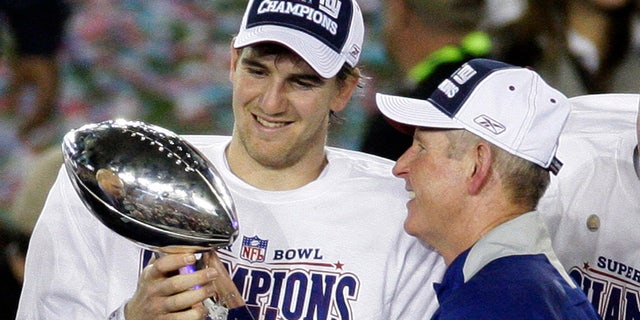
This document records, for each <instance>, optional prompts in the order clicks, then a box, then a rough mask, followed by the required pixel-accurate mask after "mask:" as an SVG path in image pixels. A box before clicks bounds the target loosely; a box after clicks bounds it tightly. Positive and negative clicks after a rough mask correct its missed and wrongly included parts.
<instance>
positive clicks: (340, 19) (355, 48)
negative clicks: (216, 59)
mask: <svg viewBox="0 0 640 320" xmlns="http://www.w3.org/2000/svg"><path fill="white" fill-rule="evenodd" d="M363 38H364V22H363V18H362V12H361V11H360V7H359V6H358V4H357V2H356V1H355V0H250V1H249V4H248V5H247V9H246V11H245V13H244V17H243V18H242V25H241V26H240V31H239V32H238V35H237V36H236V38H235V42H234V44H233V46H234V47H235V48H240V47H244V46H247V45H251V44H255V43H258V42H267V41H273V42H277V43H280V44H282V45H284V46H287V47H288V48H290V49H291V50H293V51H294V52H296V53H297V54H298V55H300V56H301V57H302V58H303V59H304V60H305V61H306V62H307V63H308V64H309V65H310V66H311V67H312V68H313V69H314V70H315V71H316V72H317V73H318V74H319V75H320V76H322V77H324V78H331V77H333V76H335V75H336V74H337V73H338V71H340V69H341V68H342V66H343V65H344V63H345V62H346V63H348V64H349V65H350V66H352V67H355V66H356V64H357V63H358V59H359V58H360V53H361V52H362V41H363Z"/></svg>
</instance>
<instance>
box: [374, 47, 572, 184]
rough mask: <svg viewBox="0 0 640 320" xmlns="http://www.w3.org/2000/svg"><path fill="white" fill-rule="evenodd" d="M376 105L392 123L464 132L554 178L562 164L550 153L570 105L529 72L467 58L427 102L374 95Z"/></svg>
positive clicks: (493, 61)
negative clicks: (542, 169)
mask: <svg viewBox="0 0 640 320" xmlns="http://www.w3.org/2000/svg"><path fill="white" fill-rule="evenodd" d="M376 102H377V105H378V108H379V109H380V111H381V112H382V113H383V114H384V115H385V116H386V117H388V118H390V119H392V120H394V121H396V122H400V123H404V124H408V125H411V126H418V127H430V128H443V129H465V130H467V131H470V132H472V133H474V134H476V135H478V136H479V137H481V138H483V139H485V140H486V141H488V142H490V143H492V144H494V145H496V146H497V147H499V148H502V149H504V150H506V151H508V152H509V153H511V154H513V155H516V156H519V157H521V158H523V159H526V160H529V161H531V162H533V163H535V164H537V165H539V166H541V167H543V168H546V169H548V170H549V171H551V172H553V173H554V174H557V172H558V170H560V167H561V166H562V163H561V162H560V161H559V160H558V159H556V157H555V153H556V149H557V148H558V137H559V136H560V133H561V132H562V129H563V127H564V124H565V121H566V119H567V117H568V115H569V111H570V109H571V107H570V103H569V100H568V99H567V97H566V96H565V95H564V94H562V93H560V92H559V91H558V90H556V89H554V88H552V87H550V86H549V85H548V84H547V83H546V82H544V80H542V78H541V77H540V75H538V74H537V73H535V72H534V71H532V70H530V69H527V68H521V67H516V66H512V65H509V64H506V63H503V62H500V61H495V60H489V59H473V60H470V61H468V62H467V63H465V64H463V65H462V66H461V67H460V68H459V69H458V70H456V71H455V72H454V73H453V74H452V75H451V76H450V77H449V78H447V79H445V80H444V81H442V82H441V83H440V84H439V85H438V88H437V89H436V90H435V91H434V92H433V93H432V94H431V96H430V97H429V98H428V99H427V100H418V99H411V98H405V97H399V96H392V95H385V94H380V93H378V94H377V95H376Z"/></svg>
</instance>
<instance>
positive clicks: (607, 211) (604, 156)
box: [538, 94, 640, 319]
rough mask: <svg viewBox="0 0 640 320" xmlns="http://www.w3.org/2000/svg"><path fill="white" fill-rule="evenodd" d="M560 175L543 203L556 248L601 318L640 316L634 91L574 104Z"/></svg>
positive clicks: (639, 175)
mask: <svg viewBox="0 0 640 320" xmlns="http://www.w3.org/2000/svg"><path fill="white" fill-rule="evenodd" d="M570 101H571V103H572V111H571V114H570V115H569V119H568V120H567V124H566V126H565V129H564V130H563V133H562V135H561V136H560V146H559V147H558V156H559V157H562V159H564V167H563V168H562V171H561V172H560V173H559V174H558V175H557V176H556V177H554V178H553V179H551V184H550V185H549V189H548V190H547V192H546V193H545V194H544V196H543V197H542V199H540V203H539V205H538V210H539V211H540V213H541V214H542V216H543V218H544V219H545V222H547V226H548V228H549V231H550V234H551V239H552V240H553V248H554V249H555V251H556V253H557V254H558V258H559V259H560V262H562V264H563V265H564V266H565V268H566V270H567V272H568V273H569V275H570V276H571V278H573V280H574V281H575V282H576V283H577V284H578V286H579V287H581V288H582V290H583V291H584V292H585V294H586V295H587V297H588V298H589V300H590V301H591V303H592V304H593V307H594V308H595V309H596V311H597V312H598V313H599V314H600V315H601V316H602V318H603V319H640V255H638V249H637V248H638V247H640V237H639V236H638V233H637V232H635V231H636V228H637V226H638V225H640V158H639V156H638V153H639V152H640V150H639V148H638V141H640V114H639V112H638V108H639V107H638V105H639V96H638V95H637V94H597V95H584V96H578V97H574V98H571V99H570Z"/></svg>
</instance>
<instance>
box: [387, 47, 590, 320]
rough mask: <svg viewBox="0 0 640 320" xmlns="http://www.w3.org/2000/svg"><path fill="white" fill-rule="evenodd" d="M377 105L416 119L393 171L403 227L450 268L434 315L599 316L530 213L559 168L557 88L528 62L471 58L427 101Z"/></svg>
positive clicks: (561, 118) (397, 116)
mask: <svg viewBox="0 0 640 320" xmlns="http://www.w3.org/2000/svg"><path fill="white" fill-rule="evenodd" d="M377 102H378V106H379V108H380V110H381V111H382V113H383V114H385V115H386V116H388V117H390V118H391V119H392V120H394V121H397V122H400V123H403V124H407V125H412V126H416V127H417V128H416V130H415V134H414V141H413V145H412V146H411V147H410V148H409V149H408V150H407V151H406V152H405V153H404V154H403V155H402V156H401V157H400V159H398V162H397V163H396V165H395V167H394V171H393V172H394V174H395V175H396V176H399V177H402V178H404V179H405V182H406V185H405V186H406V189H407V190H409V191H411V192H413V194H414V195H415V196H414V197H413V199H411V200H410V201H409V202H408V203H407V208H408V216H407V218H406V220H405V224H404V225H405V230H406V231H407V232H408V233H409V234H411V235H413V236H415V237H417V238H419V239H421V240H423V241H425V242H426V243H428V244H430V245H432V246H433V247H434V248H435V249H436V250H437V251H438V252H440V253H441V254H442V256H443V257H444V260H445V263H446V264H447V265H448V267H447V271H446V273H445V275H444V279H443V281H442V282H441V283H438V284H436V285H435V289H436V292H437V295H438V301H439V303H440V307H439V309H438V311H436V314H435V315H434V317H433V318H432V319H598V317H597V315H596V313H595V312H594V310H593V308H592V307H591V304H589V302H588V300H587V298H586V296H585V295H584V293H583V292H582V291H581V290H580V288H578V287H576V285H575V283H573V282H572V281H571V278H569V276H568V275H567V273H566V272H565V271H564V269H563V268H562V265H560V263H559V262H558V259H557V258H556V256H555V254H554V252H553V249H552V248H551V241H550V239H549V236H548V234H547V230H546V228H545V226H544V223H543V221H542V219H541V218H540V216H539V214H538V212H536V211H535V207H536V204H537V202H538V199H539V198H540V197H541V196H542V194H543V193H544V190H545V188H546V187H547V185H548V183H549V172H548V171H551V172H554V173H556V172H557V170H558V169H559V168H560V165H559V162H558V161H557V159H556V158H555V151H556V148H557V142H558V136H559V135H560V132H561V130H562V127H563V125H564V123H565V120H566V118H567V115H568V113H569V102H568V100H567V98H566V97H565V96H564V95H563V94H561V93H560V92H558V91H557V90H555V89H553V88H551V87H549V86H548V85H547V84H546V83H545V82H544V81H543V80H542V79H541V78H540V77H539V75H538V74H536V73H535V72H533V71H531V70H528V69H525V68H518V67H514V66H511V65H508V64H505V63H502V62H498V61H494V60H486V59H474V60H471V61H469V62H467V63H465V64H464V65H463V66H462V67H460V69H458V70H457V71H456V72H454V73H453V74H452V75H451V76H450V77H449V78H448V79H446V80H444V81H443V82H442V83H441V84H440V85H439V86H438V89H437V90H436V91H434V93H433V94H432V95H431V96H430V97H429V99H428V100H417V99H411V98H403V97H397V96H389V95H378V97H377Z"/></svg>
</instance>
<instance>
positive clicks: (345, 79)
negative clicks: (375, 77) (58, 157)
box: [18, 0, 444, 320]
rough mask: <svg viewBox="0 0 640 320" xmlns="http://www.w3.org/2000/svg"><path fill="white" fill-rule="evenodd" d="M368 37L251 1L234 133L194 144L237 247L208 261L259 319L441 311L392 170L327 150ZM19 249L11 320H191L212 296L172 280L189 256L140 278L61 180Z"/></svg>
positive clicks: (342, 4)
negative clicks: (227, 194) (229, 213)
mask: <svg viewBox="0 0 640 320" xmlns="http://www.w3.org/2000/svg"><path fill="white" fill-rule="evenodd" d="M363 29H364V27H363V21H362V15H361V12H360V9H359V7H358V5H357V3H356V2H355V1H352V0H339V1H329V0H325V1H258V0H256V1H250V2H249V4H248V7H247V11H246V13H245V16H244V18H243V21H242V26H241V29H240V32H239V34H238V35H237V36H236V38H235V40H234V43H233V48H232V52H231V53H232V59H231V70H230V79H231V82H232V83H233V89H234V92H233V101H232V105H233V111H234V116H235V123H234V130H233V135H232V136H231V137H219V136H199V137H189V140H190V141H191V142H192V143H193V144H194V145H195V146H196V147H197V148H198V149H199V150H200V151H201V152H202V153H204V154H205V155H206V156H207V157H208V158H209V160H211V161H212V162H213V163H214V164H215V165H216V167H217V169H218V171H219V172H220V174H221V176H222V178H223V180H224V181H225V182H226V184H227V186H228V188H229V189H230V191H231V194H232V197H233V199H234V202H235V206H236V209H237V213H238V220H239V223H240V230H239V231H240V232H239V237H238V239H237V241H236V242H235V243H234V244H233V245H232V246H230V247H229V248H226V249H223V250H220V251H219V252H218V254H219V256H220V258H221V260H222V261H223V264H225V265H226V267H227V268H228V272H229V273H230V275H231V278H232V279H233V281H234V283H235V284H236V286H237V287H238V289H239V290H240V293H241V294H242V298H244V300H245V301H246V305H247V307H248V308H249V310H251V313H252V314H253V316H254V317H255V318H256V319H303V318H306V319H415V317H416V315H426V316H428V315H430V314H432V313H433V312H434V310H435V309H436V306H437V302H436V299H435V293H434V292H433V288H432V287H431V285H430V283H432V282H434V281H439V279H440V278H441V275H442V273H443V270H444V265H443V263H442V260H441V258H439V256H438V255H437V254H436V253H435V252H434V251H432V250H430V249H427V248H426V247H424V246H423V245H422V244H421V243H420V242H419V241H417V240H415V239H412V238H411V237H409V236H407V235H406V234H404V232H402V219H403V216H404V215H403V212H404V204H405V203H406V201H407V199H408V196H407V195H406V193H405V192H404V191H403V190H402V188H401V185H402V181H401V180H400V179H397V178H394V177H393V176H392V175H391V169H392V165H393V164H392V162H390V161H387V160H383V159H380V158H377V157H373V156H369V155H365V154H361V153H358V152H352V151H347V150H339V149H336V148H330V147H327V146H325V142H326V136H327V130H328V127H329V121H330V116H331V114H332V113H334V112H340V111H341V110H343V109H344V108H345V107H346V106H347V103H348V101H349V99H350V97H351V95H352V93H353V92H354V90H355V88H356V86H357V83H358V79H359V71H358V69H357V68H356V64H357V61H358V58H359V56H360V53H361V52H362V39H363V33H364V31H363ZM29 250H30V251H29V253H28V257H27V271H26V273H27V276H26V281H25V289H24V291H23V296H22V301H21V304H20V310H19V316H18V318H19V319H42V318H47V319H63V318H64V319H69V318H73V319H99V318H106V317H108V316H109V315H110V317H112V318H114V319H124V318H126V319H127V320H135V319H143V318H144V319H162V318H167V319H169V318H175V319H177V318H178V317H180V319H201V318H202V317H203V316H204V314H205V310H204V308H203V307H202V303H201V301H203V300H204V299H205V298H206V297H208V296H211V295H213V294H214V292H215V291H216V289H219V288H215V287H214V285H213V284H212V283H211V281H212V280H214V279H216V278H217V277H218V276H220V274H219V273H217V272H213V270H212V269H203V270H200V271H197V272H195V273H193V274H189V275H178V276H172V275H173V274H174V273H175V272H176V271H177V270H178V269H179V268H180V267H183V266H185V265H187V264H191V263H193V262H194V260H195V257H194V256H193V255H189V254H185V255H182V254H172V255H166V256H164V257H163V258H160V259H157V260H155V261H154V262H153V263H152V264H148V263H147V262H148V261H147V258H148V257H149V253H148V252H145V251H144V250H141V249H140V248H139V247H137V246H136V245H134V244H133V243H131V242H130V241H128V240H126V239H124V238H122V237H119V236H118V235H116V234H114V233H113V232H111V231H109V230H108V229H107V228H105V227H104V226H102V225H101V224H100V222H99V221H98V220H96V219H95V218H94V217H93V216H92V215H91V214H90V213H89V212H87V210H86V209H85V207H84V206H83V204H82V202H81V201H80V199H79V198H78V196H77V194H76V193H75V191H73V189H72V186H71V184H70V181H69V179H68V178H67V177H66V173H65V172H64V170H63V171H62V172H61V173H60V175H59V178H58V181H57V182H56V183H55V185H54V187H53V189H52V191H51V193H50V196H49V201H48V202H47V204H46V205H45V207H44V209H43V212H42V214H41V216H40V220H39V222H38V224H37V226H36V229H35V231H34V235H33V238H32V242H31V244H30V249H29ZM197 285H200V286H201V289H198V290H191V288H193V287H194V286H197ZM218 293H220V292H218ZM222 295H224V293H222ZM236 298H237V297H236ZM192 306H193V307H192ZM233 306H235V305H232V307H233Z"/></svg>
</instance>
